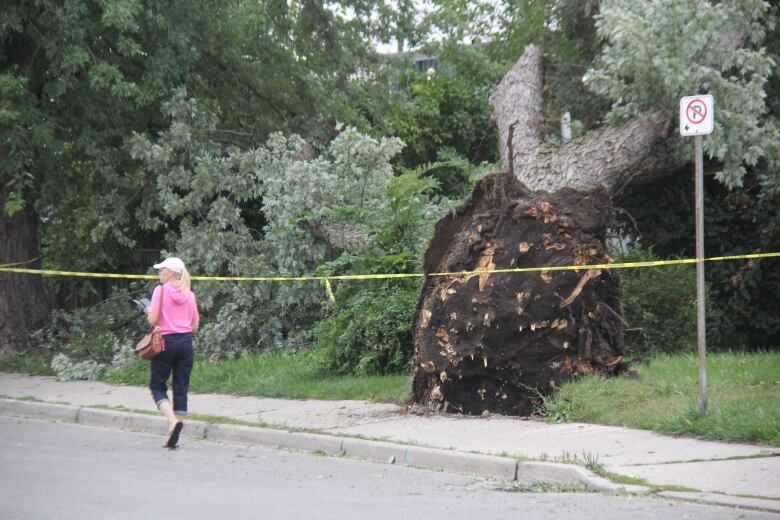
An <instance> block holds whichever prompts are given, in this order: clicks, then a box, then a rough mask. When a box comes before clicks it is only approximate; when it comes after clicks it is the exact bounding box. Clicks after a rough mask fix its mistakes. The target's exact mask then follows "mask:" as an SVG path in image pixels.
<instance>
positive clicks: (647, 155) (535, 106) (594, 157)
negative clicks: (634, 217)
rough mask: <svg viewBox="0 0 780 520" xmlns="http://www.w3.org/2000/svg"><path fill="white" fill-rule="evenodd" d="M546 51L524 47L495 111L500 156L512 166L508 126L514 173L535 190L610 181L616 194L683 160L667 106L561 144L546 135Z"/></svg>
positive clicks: (498, 90) (497, 96)
mask: <svg viewBox="0 0 780 520" xmlns="http://www.w3.org/2000/svg"><path fill="white" fill-rule="evenodd" d="M542 87H543V70H542V52H541V50H540V49H539V48H538V47H536V46H535V45H529V46H528V47H526V49H525V52H524V53H523V55H522V56H521V57H520V59H519V60H518V61H517V63H515V65H514V66H513V67H512V69H510V71H509V72H508V73H507V74H506V76H504V78H503V80H502V81H501V83H500V84H499V85H498V86H497V87H496V89H495V90H494V92H493V97H492V104H493V117H494V119H495V121H496V124H497V125H498V129H499V136H500V137H499V146H500V153H501V161H502V162H503V164H504V166H505V168H506V167H508V166H509V128H510V127H512V125H514V127H515V130H514V135H513V137H512V143H511V144H512V148H513V150H514V153H513V154H512V165H513V171H512V173H514V175H515V177H516V178H517V179H518V180H520V181H521V182H522V183H523V184H525V185H526V186H527V187H528V188H530V189H532V190H545V191H554V190H556V189H559V188H562V187H569V188H574V189H578V190H591V189H595V188H599V187H602V186H603V187H605V188H606V189H607V190H608V192H609V193H610V194H613V195H614V194H616V193H618V192H620V191H621V190H623V189H624V188H625V187H626V186H627V185H628V184H630V183H631V182H634V181H638V180H641V182H648V181H652V180H657V179H658V178H660V177H662V176H664V175H666V174H667V173H669V172H671V171H673V170H674V169H675V168H676V167H677V166H679V163H678V161H677V160H676V159H675V157H674V154H673V153H672V147H673V145H674V143H675V140H676V135H670V133H669V129H670V123H671V119H670V114H669V112H668V110H663V109H660V108H658V109H653V110H650V111H648V112H647V113H646V114H643V115H642V116H640V117H637V118H635V119H633V120H631V121H628V122H627V123H625V124H624V125H622V126H619V127H612V126H608V127H605V128H603V129H601V130H599V131H596V132H591V133H589V134H587V135H586V136H584V137H582V138H579V139H575V140H573V141H570V142H568V143H566V144H564V145H562V146H553V145H550V144H545V143H544V140H543V136H542V128H543V117H542Z"/></svg>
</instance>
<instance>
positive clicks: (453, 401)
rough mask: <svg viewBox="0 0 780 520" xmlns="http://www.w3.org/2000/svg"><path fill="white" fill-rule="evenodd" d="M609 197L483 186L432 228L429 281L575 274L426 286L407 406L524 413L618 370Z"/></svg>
mask: <svg viewBox="0 0 780 520" xmlns="http://www.w3.org/2000/svg"><path fill="white" fill-rule="evenodd" d="M611 219H612V206H611V202H610V198H609V195H608V193H607V191H606V190H602V189H598V190H594V191H587V192H583V191H577V190H574V189H570V188H564V189H561V190H558V191H556V192H553V193H547V192H541V191H537V192H532V191H530V190H528V189H527V188H526V187H525V186H523V185H522V184H521V183H520V182H519V181H517V180H516V179H515V178H514V177H512V176H510V175H507V174H505V173H496V174H491V175H488V176H486V177H484V178H483V179H481V180H480V181H479V182H478V183H477V185H476V186H475V188H474V190H473V192H472V194H471V196H470V197H469V199H467V200H466V201H465V202H464V203H463V204H462V205H461V206H460V207H459V208H458V209H457V210H456V212H455V213H454V214H450V215H448V216H447V217H445V218H444V219H442V220H441V221H440V222H439V223H438V224H437V226H436V231H435V233H434V238H433V240H432V242H431V245H430V247H429V249H428V251H427V253H426V256H425V272H426V273H440V272H460V271H472V270H477V269H485V270H492V269H507V268H524V267H541V266H571V265H575V266H582V268H581V269H578V270H577V271H573V270H570V271H542V272H527V273H493V274H488V273H486V274H472V275H465V276H435V275H429V276H427V277H426V279H425V282H424V285H423V289H422V294H421V297H420V302H419V303H418V306H417V310H416V312H415V316H414V321H413V338H414V364H415V376H414V382H413V394H414V400H415V402H417V403H420V404H424V405H429V406H433V407H434V408H436V409H439V410H442V411H445V412H455V413H465V414H483V413H486V412H487V413H490V412H493V413H501V414H507V415H529V414H531V413H533V411H534V410H535V408H536V407H537V406H538V405H539V404H540V402H541V400H542V399H541V398H542V396H545V395H549V394H550V393H552V392H554V391H555V390H556V389H557V388H558V387H559V386H560V385H561V383H562V382H563V381H566V380H569V379H572V378H576V377H578V376H580V375H582V374H592V373H602V374H614V373H616V372H617V371H618V370H619V369H620V368H621V363H620V362H621V359H622V355H623V335H622V334H623V333H622V330H623V322H622V318H621V317H620V314H621V307H620V295H621V293H620V283H619V280H618V277H617V273H616V271H613V270H605V269H588V267H587V266H588V265H589V264H605V263H610V262H612V258H610V256H609V254H608V252H607V248H606V246H605V234H606V230H607V226H608V225H609V224H610V222H611Z"/></svg>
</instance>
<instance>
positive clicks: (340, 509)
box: [0, 417, 780, 520]
mask: <svg viewBox="0 0 780 520" xmlns="http://www.w3.org/2000/svg"><path fill="white" fill-rule="evenodd" d="M163 441H164V439H163V438H162V437H160V436H153V435H147V434H141V433H130V432H122V431H119V430H109V429H101V428H90V427H84V426H78V425H72V424H59V423H49V422H41V421H32V420H25V419H12V418H6V417H0V518H3V519H5V520H11V519H25V520H30V519H37V518H46V519H50V518H56V519H63V520H64V519H69V518H74V519H79V520H83V519H86V520H89V519H93V518H95V519H98V518H99V519H123V518H144V519H156V518H165V519H170V518H187V519H188V520H194V519H200V518H208V519H212V518H229V519H239V518H253V519H256V518H274V519H275V518H306V519H307V520H308V519H318V518H338V519H344V518H361V519H364V518H371V519H374V518H392V519H400V518H404V519H406V518H426V519H427V518H443V519H446V520H452V519H457V518H469V519H473V518H479V519H480V520H485V519H489V518H501V519H506V518H538V519H556V520H559V519H560V518H577V519H580V518H597V519H599V520H606V519H612V518H614V519H621V520H622V519H626V518H631V519H657V518H663V519H664V520H672V519H677V518H679V519H686V520H687V519H699V518H701V519H707V520H712V519H721V518H723V519H726V518H728V519H733V518H772V519H775V520H777V519H778V518H780V516H778V515H773V514H770V513H761V512H757V511H745V510H737V509H729V508H723V507H717V506H706V505H698V504H690V503H682V502H673V501H670V500H664V499H655V498H635V497H628V496H603V495H598V494H593V493H549V492H544V493H538V492H537V493H529V492H519V491H517V490H514V489H512V488H511V487H508V486H506V485H505V484H501V483H498V482H491V481H485V480H482V479H476V478H470V477H465V476H458V475H449V474H445V473H438V472H432V471H425V470H419V469H412V468H407V467H402V466H396V465H389V464H376V463H371V462H363V461H356V460H349V459H343V458H338V457H327V456H316V455H306V454H298V453H288V452H284V451H275V450H268V449H262V448H247V447H241V446H231V445H224V444H217V443H213V442H206V441H191V440H189V439H183V443H182V447H181V448H179V449H177V450H167V449H164V448H162V443H163Z"/></svg>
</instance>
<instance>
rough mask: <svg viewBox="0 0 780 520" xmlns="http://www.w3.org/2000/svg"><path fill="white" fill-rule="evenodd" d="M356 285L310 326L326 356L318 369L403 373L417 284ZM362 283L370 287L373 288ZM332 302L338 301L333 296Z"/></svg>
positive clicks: (408, 360) (409, 355) (407, 363)
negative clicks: (326, 315)
mask: <svg viewBox="0 0 780 520" xmlns="http://www.w3.org/2000/svg"><path fill="white" fill-rule="evenodd" d="M352 283H361V282H352ZM362 283H364V284H366V285H367V286H366V287H364V288H361V290H359V291H358V292H356V293H354V294H353V295H352V296H351V297H349V298H348V300H347V301H346V302H345V303H344V305H343V306H342V307H341V309H340V310H338V311H337V312H335V313H334V314H333V315H332V316H330V317H329V318H327V319H325V320H322V321H320V322H319V323H317V325H316V326H315V328H314V334H315V337H316V339H317V344H318V346H319V347H323V348H325V349H327V351H328V353H329V355H327V356H325V357H324V358H323V363H324V365H325V366H324V368H326V369H329V370H332V371H334V372H336V373H340V374H355V375H373V374H392V373H401V372H405V371H408V370H409V368H410V366H411V358H412V315H413V314H414V309H415V306H416V305H417V298H418V297H419V293H420V289H419V287H418V285H417V284H416V283H415V284H403V285H400V286H387V285H386V284H367V283H366V282H362ZM368 285H373V286H374V290H371V288H370V287H368ZM336 298H337V301H338V300H339V293H337V297H336Z"/></svg>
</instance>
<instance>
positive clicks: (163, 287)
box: [152, 284, 165, 328]
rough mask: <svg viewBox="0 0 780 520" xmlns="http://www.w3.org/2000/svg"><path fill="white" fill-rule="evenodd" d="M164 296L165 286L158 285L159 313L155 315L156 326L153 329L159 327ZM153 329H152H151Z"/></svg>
mask: <svg viewBox="0 0 780 520" xmlns="http://www.w3.org/2000/svg"><path fill="white" fill-rule="evenodd" d="M164 295H165V285H164V284H160V312H158V313H157V325H155V327H159V326H160V320H161V319H162V310H163V296H164ZM152 328H154V327H152Z"/></svg>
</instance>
